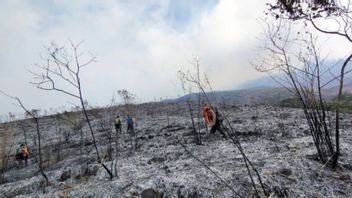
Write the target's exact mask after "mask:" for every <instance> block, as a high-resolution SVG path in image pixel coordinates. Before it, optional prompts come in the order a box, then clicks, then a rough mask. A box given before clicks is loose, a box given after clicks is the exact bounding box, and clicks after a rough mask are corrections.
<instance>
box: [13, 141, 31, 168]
mask: <svg viewBox="0 0 352 198" xmlns="http://www.w3.org/2000/svg"><path fill="white" fill-rule="evenodd" d="M28 157H29V149H28V146H27V145H25V144H21V147H20V148H19V149H18V150H17V154H16V159H17V160H24V161H25V163H26V165H27V160H28Z"/></svg>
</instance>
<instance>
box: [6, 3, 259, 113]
mask: <svg viewBox="0 0 352 198" xmlns="http://www.w3.org/2000/svg"><path fill="white" fill-rule="evenodd" d="M249 6H251V7H253V8H255V9H246V8H248V7H249ZM263 9H265V3H264V2H263V1H261V0H255V1H237V0H192V1H189V0H177V1H176V0H148V1H146V0H135V1H127V0H126V1H122V0H120V1H116V0H100V1H93V0H75V1H71V0H52V1H42V0H26V1H24V0H1V1H0V28H1V31H0V43H1V45H0V73H1V74H2V78H1V83H0V90H2V91H4V92H6V93H8V94H10V95H14V96H18V97H20V98H21V99H22V100H23V101H24V103H25V104H26V105H27V106H28V108H31V109H34V108H36V109H37V108H40V109H50V108H59V107H62V106H65V107H66V108H70V107H71V106H72V103H73V104H77V102H76V101H74V100H73V99H72V98H69V97H67V96H65V95H62V94H59V93H55V92H45V91H42V90H38V89H37V88H35V87H34V86H33V85H31V84H30V83H29V82H31V81H33V76H32V75H31V74H30V73H29V72H28V70H31V71H36V70H37V68H36V67H35V65H36V64H43V60H42V59H41V55H43V54H45V46H48V45H49V44H50V43H51V42H52V41H55V42H56V43H58V44H59V45H66V46H67V45H69V42H68V39H70V40H72V41H73V42H79V41H81V40H84V43H83V45H82V47H81V48H80V50H81V52H82V53H83V52H84V53H88V52H89V53H93V54H94V55H96V56H97V57H98V62H96V63H93V64H92V65H90V66H89V67H87V68H85V69H84V71H82V76H81V78H82V83H83V86H84V88H83V91H84V94H85V95H84V96H85V99H86V100H87V101H89V103H90V104H92V105H94V106H104V105H107V104H108V103H109V101H110V99H111V97H112V94H113V92H114V91H116V90H118V89H124V88H125V89H128V90H130V91H131V92H133V93H135V94H136V95H137V97H138V98H139V101H144V102H145V101H153V100H154V99H160V98H175V97H177V96H179V95H181V94H182V89H181V87H180V83H179V80H178V79H177V77H176V74H177V71H178V70H180V69H185V70H187V69H192V65H191V64H190V60H191V59H192V57H194V56H195V57H197V58H198V59H199V60H200V63H201V69H202V71H203V72H206V73H207V75H208V76H209V78H210V81H211V83H212V85H213V88H214V89H217V90H227V89H234V88H236V87H238V86H239V85H240V84H242V83H243V82H246V81H248V80H251V79H255V78H257V77H259V76H261V74H259V73H256V72H255V71H254V69H253V68H252V67H251V66H250V64H249V61H248V60H250V59H251V58H252V57H253V53H252V50H253V49H254V48H256V47H257V44H258V36H259V35H260V30H261V27H260V25H259V24H258V21H257V19H258V18H259V17H262V16H263ZM0 101H1V102H0V115H6V114H7V113H8V112H21V110H20V109H19V108H18V107H16V106H14V105H12V103H13V102H12V101H11V100H9V99H8V98H6V97H3V96H0Z"/></svg>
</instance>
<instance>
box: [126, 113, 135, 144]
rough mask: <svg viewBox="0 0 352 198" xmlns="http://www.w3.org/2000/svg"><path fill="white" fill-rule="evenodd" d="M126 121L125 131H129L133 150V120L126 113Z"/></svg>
mask: <svg viewBox="0 0 352 198" xmlns="http://www.w3.org/2000/svg"><path fill="white" fill-rule="evenodd" d="M126 122H127V133H130V136H131V149H132V150H133V137H134V126H133V125H134V121H133V118H132V117H131V116H130V115H127V118H126Z"/></svg>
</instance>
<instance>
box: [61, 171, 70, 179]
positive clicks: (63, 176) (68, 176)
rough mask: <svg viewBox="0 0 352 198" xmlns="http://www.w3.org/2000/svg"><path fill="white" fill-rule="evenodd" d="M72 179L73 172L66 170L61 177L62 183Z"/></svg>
mask: <svg viewBox="0 0 352 198" xmlns="http://www.w3.org/2000/svg"><path fill="white" fill-rule="evenodd" d="M70 178H71V170H70V169H69V170H65V171H64V172H62V174H61V176H60V181H66V180H68V179H70Z"/></svg>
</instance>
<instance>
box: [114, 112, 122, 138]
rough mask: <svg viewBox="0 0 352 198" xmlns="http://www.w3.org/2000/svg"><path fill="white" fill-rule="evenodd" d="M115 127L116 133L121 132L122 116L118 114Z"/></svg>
mask: <svg viewBox="0 0 352 198" xmlns="http://www.w3.org/2000/svg"><path fill="white" fill-rule="evenodd" d="M115 129H116V134H117V133H118V132H119V131H120V133H121V131H122V130H121V119H120V116H116V119H115Z"/></svg>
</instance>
